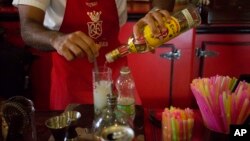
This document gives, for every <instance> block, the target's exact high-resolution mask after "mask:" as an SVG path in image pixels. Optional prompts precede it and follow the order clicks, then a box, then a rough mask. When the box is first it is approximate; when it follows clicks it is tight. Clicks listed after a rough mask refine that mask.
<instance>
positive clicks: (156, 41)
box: [106, 4, 201, 63]
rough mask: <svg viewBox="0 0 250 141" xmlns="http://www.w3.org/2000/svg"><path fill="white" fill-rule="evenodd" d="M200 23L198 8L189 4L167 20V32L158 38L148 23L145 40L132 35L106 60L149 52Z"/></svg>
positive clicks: (108, 55)
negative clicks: (139, 39) (137, 39)
mask: <svg viewBox="0 0 250 141" xmlns="http://www.w3.org/2000/svg"><path fill="white" fill-rule="evenodd" d="M163 20H165V19H163ZM165 21H166V20H165ZM200 23H201V17H200V14H199V11H198V9H197V8H196V7H195V6H194V5H192V4H189V5H188V6H187V7H186V8H185V9H183V10H180V11H178V12H175V13H173V14H172V15H171V20H170V21H166V22H165V27H166V29H167V32H166V33H164V34H162V35H161V36H160V37H157V38H156V37H154V36H153V34H152V32H151V29H150V28H149V26H148V25H146V26H145V27H144V29H143V36H144V41H143V42H141V41H139V42H138V41H136V40H135V38H134V37H130V38H129V39H128V42H127V44H126V45H122V46H120V47H118V48H116V49H114V50H112V51H111V52H109V53H107V54H106V60H107V62H109V63H110V62H114V61H115V60H116V59H118V58H121V57H123V56H126V55H127V54H130V53H145V52H149V51H150V50H153V49H155V48H157V47H159V46H160V45H162V44H164V43H165V42H167V41H169V40H171V39H173V38H174V37H176V36H178V35H180V34H181V33H183V32H185V31H187V30H189V29H191V28H193V27H196V26H198V25H200Z"/></svg>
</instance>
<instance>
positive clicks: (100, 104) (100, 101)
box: [93, 67, 112, 116]
mask: <svg viewBox="0 0 250 141" xmlns="http://www.w3.org/2000/svg"><path fill="white" fill-rule="evenodd" d="M111 92H112V70H111V68H109V67H98V70H96V69H94V70H93V99H94V109H95V116H96V115H98V114H100V113H101V111H102V110H103V109H104V108H105V107H106V105H107V103H106V101H107V100H106V97H107V94H111Z"/></svg>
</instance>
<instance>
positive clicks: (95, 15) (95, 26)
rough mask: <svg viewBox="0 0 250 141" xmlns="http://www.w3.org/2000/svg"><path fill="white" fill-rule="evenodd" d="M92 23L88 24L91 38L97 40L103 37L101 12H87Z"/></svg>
mask: <svg viewBox="0 0 250 141" xmlns="http://www.w3.org/2000/svg"><path fill="white" fill-rule="evenodd" d="M87 14H88V16H89V18H90V19H91V20H92V22H88V23H87V25H88V33H89V36H90V37H91V38H94V39H97V38H98V37H100V36H101V35H102V21H100V16H101V14H102V12H101V11H99V12H96V11H93V12H87Z"/></svg>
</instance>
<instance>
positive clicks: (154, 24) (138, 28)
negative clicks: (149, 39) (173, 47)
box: [133, 9, 170, 42]
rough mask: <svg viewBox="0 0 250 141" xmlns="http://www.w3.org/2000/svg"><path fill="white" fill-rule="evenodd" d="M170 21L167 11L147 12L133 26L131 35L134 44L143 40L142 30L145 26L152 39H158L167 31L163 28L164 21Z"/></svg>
mask: <svg viewBox="0 0 250 141" xmlns="http://www.w3.org/2000/svg"><path fill="white" fill-rule="evenodd" d="M163 19H165V20H166V21H170V14H169V12H168V11H167V10H160V9H155V10H151V11H150V12H148V13H147V14H146V15H145V16H144V17H143V18H141V19H140V20H139V21H138V22H136V23H135V25H134V26H133V33H134V38H135V40H136V41H135V42H140V41H141V40H144V36H143V29H144V27H145V26H146V25H148V26H149V28H150V29H151V31H152V34H153V35H154V37H156V38H159V37H160V36H161V35H164V34H166V32H167V29H166V28H165V26H164V20H163Z"/></svg>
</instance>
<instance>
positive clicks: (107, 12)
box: [50, 0, 127, 110]
mask: <svg viewBox="0 0 250 141" xmlns="http://www.w3.org/2000/svg"><path fill="white" fill-rule="evenodd" d="M77 30H81V31H83V32H84V33H85V34H87V35H89V36H90V37H91V38H93V39H94V40H95V41H96V42H97V43H100V44H101V45H102V48H101V50H100V52H99V53H100V54H99V56H98V57H97V62H98V65H104V63H105V54H106V53H107V52H109V51H111V50H112V49H114V48H116V47H118V46H119V44H120V43H119V41H118V32H119V19H118V14H117V8H116V3H115V0H109V1H108V2H107V0H67V3H66V10H65V15H64V19H63V23H62V26H61V28H60V31H61V32H64V33H71V32H74V31H77ZM52 62H53V67H52V74H51V75H52V76H51V79H52V81H51V82H52V83H51V85H52V86H51V94H50V107H51V109H53V110H62V109H64V108H65V107H66V106H67V105H68V104H70V103H85V104H91V103H93V86H92V69H93V63H89V62H88V60H87V58H86V57H85V58H78V59H75V60H74V61H67V60H66V59H65V58H64V57H62V56H60V55H58V54H57V53H56V52H53V53H52ZM124 65H127V59H126V57H124V58H122V59H119V60H118V61H116V62H114V63H111V64H109V65H108V66H109V67H111V68H112V73H113V80H115V79H116V78H117V76H118V75H119V69H120V68H121V67H122V66H124Z"/></svg>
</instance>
